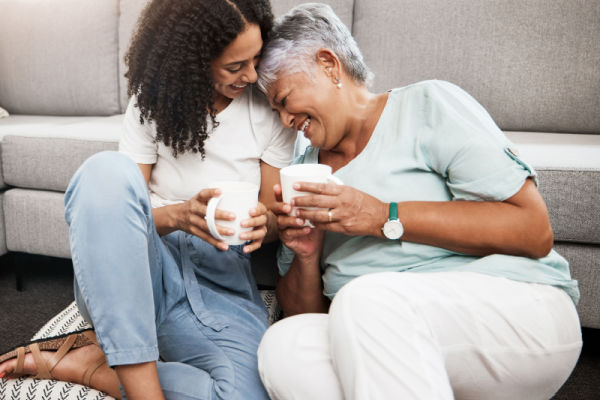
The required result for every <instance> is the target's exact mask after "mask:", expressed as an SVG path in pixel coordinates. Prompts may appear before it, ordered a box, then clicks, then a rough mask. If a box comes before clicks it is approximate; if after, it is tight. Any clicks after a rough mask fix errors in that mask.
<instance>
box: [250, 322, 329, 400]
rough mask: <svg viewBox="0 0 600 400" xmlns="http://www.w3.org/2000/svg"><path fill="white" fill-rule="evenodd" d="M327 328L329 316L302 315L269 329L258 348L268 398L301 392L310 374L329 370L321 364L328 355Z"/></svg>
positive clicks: (283, 396) (259, 365)
mask: <svg viewBox="0 0 600 400" xmlns="http://www.w3.org/2000/svg"><path fill="white" fill-rule="evenodd" d="M327 325H328V316H327V314H302V315H297V316H293V317H288V318H285V319H283V320H281V321H279V322H277V323H275V324H274V325H272V326H271V327H270V328H269V329H267V332H266V333H265V335H264V336H263V338H262V340H261V342H260V345H259V348H258V369H259V372H260V377H261V379H262V381H263V384H264V385H265V388H266V389H267V391H268V392H269V395H271V396H272V397H273V398H289V396H287V395H286V394H290V393H302V392H303V390H302V388H301V386H303V385H305V384H306V380H305V379H304V378H305V377H306V376H307V374H311V373H312V372H311V371H317V370H320V369H323V368H324V369H325V370H326V369H328V368H329V366H328V365H320V364H321V363H322V362H323V361H326V360H325V359H326V358H327V357H326V356H328V354H329V353H328V340H327Z"/></svg>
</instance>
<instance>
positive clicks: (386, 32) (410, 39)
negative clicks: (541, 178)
mask: <svg viewBox="0 0 600 400" xmlns="http://www.w3.org/2000/svg"><path fill="white" fill-rule="evenodd" d="M598 21H600V2H598V1H596V0H580V1H577V2H548V1H547V0H528V1H522V0H506V1H489V0H485V1H470V0H454V1H448V0H431V1H420V0H379V1H372V0H356V1H355V8H354V25H353V32H354V35H355V37H356V39H357V41H358V45H359V46H360V48H361V49H362V50H363V52H364V55H365V59H366V61H367V64H368V65H369V66H370V67H371V68H372V69H373V71H374V72H375V74H376V78H375V85H374V88H375V89H376V90H385V89H389V88H392V87H398V86H404V85H406V84H409V83H413V82H416V81H420V80H424V79H431V78H435V79H444V80H448V81H451V82H454V83H456V84H458V85H459V86H461V87H462V88H464V89H466V90H467V91H468V92H469V93H471V94H472V95H473V96H474V97H475V98H477V99H478V100H479V101H480V102H481V103H482V104H483V105H484V106H485V107H486V108H487V109H488V110H489V111H490V114H491V115H492V117H494V119H495V120H496V122H497V123H498V124H499V125H500V127H501V128H502V129H505V130H523V131H540V132H573V133H575V132H577V133H586V132H596V133H597V132H600V112H599V111H598V110H600V96H599V95H598V93H600V68H598V65H600V23H598Z"/></svg>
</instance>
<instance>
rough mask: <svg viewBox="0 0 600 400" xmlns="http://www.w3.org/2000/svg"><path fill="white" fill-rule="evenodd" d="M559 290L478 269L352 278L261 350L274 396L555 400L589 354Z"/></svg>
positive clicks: (271, 335) (276, 329)
mask: <svg viewBox="0 0 600 400" xmlns="http://www.w3.org/2000/svg"><path fill="white" fill-rule="evenodd" d="M581 345H582V341H581V329H580V326H579V319H578V316H577V312H576V310H575V306H574V305H573V302H572V301H571V299H570V298H569V297H568V296H567V294H566V293H564V292H563V291H562V290H560V289H557V288H554V287H551V286H546V285H538V284H530V283H522V282H515V281H511V280H508V279H504V278H498V277H491V276H486V275H482V274H477V273H471V272H443V273H429V274H418V273H406V272H403V273H396V272H385V273H377V274H371V275H365V276H363V277H360V278H357V279H354V280H353V281H351V282H350V283H348V284H347V285H346V286H344V287H343V288H342V290H340V292H339V293H338V294H337V296H336V297H335V299H334V301H333V303H332V305H331V308H330V311H329V314H303V315H298V316H294V317H289V318H286V319H284V320H282V321H280V322H278V323H276V324H275V325H273V326H272V327H271V328H269V329H268V330H267V333H266V334H265V336H264V337H263V339H262V342H261V344H260V347H259V350H258V363H259V370H260V373H261V378H262V381H263V383H264V384H265V387H266V388H267V391H268V392H269V395H270V396H271V398H272V399H285V400H316V399H327V400H335V399H356V400H366V399H426V400H434V399H452V398H456V399H473V400H488V399H507V400H521V399H522V400H536V399H549V398H551V397H552V395H554V393H556V391H557V390H558V389H559V388H560V387H561V385H562V384H563V383H564V382H565V381H566V380H567V378H568V377H569V374H570V373H571V371H572V370H573V368H574V367H575V364H576V362H577V359H578V357H579V353H580V351H581Z"/></svg>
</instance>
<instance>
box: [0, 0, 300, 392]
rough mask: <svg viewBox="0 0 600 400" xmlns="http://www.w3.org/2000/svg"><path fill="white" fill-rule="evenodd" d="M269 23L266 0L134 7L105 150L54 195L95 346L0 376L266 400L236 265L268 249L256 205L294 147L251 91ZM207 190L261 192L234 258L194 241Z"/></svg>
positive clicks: (256, 329) (160, 0)
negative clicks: (216, 185)
mask: <svg viewBox="0 0 600 400" xmlns="http://www.w3.org/2000/svg"><path fill="white" fill-rule="evenodd" d="M271 25H272V14H271V9H270V5H269V3H268V1H267V0H262V1H257V0H218V1H214V0H194V1H191V0H177V1H172V0H154V1H152V2H151V3H150V4H149V5H148V6H147V8H146V9H145V11H144V12H143V15H142V17H141V19H140V22H139V28H138V31H137V33H136V35H135V36H134V39H133V42H132V45H131V48H130V50H129V52H128V54H127V56H126V61H127V63H128V67H129V70H128V72H127V75H126V76H127V78H128V79H129V94H130V95H131V96H132V97H131V101H130V104H129V106H128V108H127V112H126V114H125V122H124V127H125V129H124V132H123V136H122V138H121V141H120V146H119V149H120V152H119V153H116V152H106V153H100V154H98V155H95V156H93V157H91V158H90V159H89V160H87V161H86V162H85V163H84V165H82V166H81V168H80V169H79V171H78V172H77V173H76V174H75V176H74V177H73V179H72V182H71V184H70V186H69V188H68V190H67V193H66V197H65V214H66V219H67V222H68V223H69V226H70V238H71V250H72V256H73V264H74V270H75V293H76V299H77V304H78V306H79V308H80V310H81V312H82V314H83V315H84V317H85V318H86V319H87V320H88V321H90V322H91V323H93V325H94V330H95V333H96V336H97V341H98V343H99V347H98V346H96V345H87V344H89V343H91V342H93V338H90V335H89V332H88V333H86V334H83V333H82V334H79V335H75V339H68V340H67V339H65V338H58V339H55V342H56V343H55V345H45V344H44V343H42V344H40V346H39V347H41V348H50V349H52V348H53V347H54V348H56V347H58V346H59V345H65V346H66V344H65V343H67V342H69V343H67V344H70V342H71V341H73V340H75V343H73V344H74V346H75V347H78V348H76V349H74V350H72V351H70V352H68V353H67V355H66V356H65V357H64V359H63V360H62V361H60V362H58V363H55V361H56V360H54V359H52V358H59V357H58V356H57V355H58V354H59V353H63V352H64V350H61V351H58V352H56V353H53V352H43V353H42V354H41V359H42V361H41V362H40V361H38V363H37V364H36V363H35V362H34V361H35V360H36V359H38V360H39V359H40V357H37V356H36V357H33V355H31V354H28V351H31V352H33V353H34V355H35V354H37V353H38V352H37V350H35V349H34V348H33V347H36V346H37V345H36V346H30V347H27V348H25V349H24V350H21V351H20V353H21V354H20V355H17V356H16V357H13V358H10V359H9V360H8V361H6V362H5V363H3V364H2V365H0V373H2V372H4V373H7V374H8V376H11V377H14V376H19V375H23V374H28V375H35V374H37V373H39V372H41V370H43V369H44V370H45V365H42V367H40V364H44V361H43V360H46V361H47V362H46V363H45V364H55V365H56V367H55V368H53V369H52V367H50V368H48V369H50V370H52V371H51V372H52V374H53V376H54V377H55V378H57V379H61V380H67V381H72V382H79V383H82V382H84V383H87V384H89V385H90V386H92V387H94V388H97V389H100V390H103V391H105V392H108V393H110V394H111V395H112V396H115V397H121V395H123V396H127V397H128V398H144V399H149V398H152V399H160V398H163V396H165V397H166V398H170V399H180V398H185V399H196V398H197V399H207V398H219V399H238V398H239V399H242V398H243V399H249V398H251V399H261V398H267V395H266V392H265V390H264V388H263V386H262V384H261V382H260V378H259V376H258V372H257V360H256V351H257V347H258V343H259V341H260V338H261V337H262V335H263V333H264V331H265V329H266V328H267V319H266V318H267V314H266V310H265V307H264V304H263V303H262V301H261V298H260V295H259V293H258V292H257V289H256V285H255V282H254V279H253V278H252V274H251V270H250V259H249V254H250V252H252V251H254V250H256V249H257V248H259V247H260V246H261V243H262V242H263V241H264V240H269V237H275V236H276V232H277V225H276V221H275V217H274V215H273V214H272V213H269V212H267V206H268V205H269V202H271V201H272V199H274V196H273V192H272V187H273V185H274V183H275V182H277V180H278V170H279V168H281V167H282V166H285V165H287V164H288V163H289V162H290V161H291V155H292V151H293V143H294V140H295V134H294V132H290V131H289V130H287V129H284V128H283V126H282V125H281V123H280V122H279V119H278V118H277V115H276V114H274V113H273V112H272V110H271V108H270V106H269V104H268V102H267V101H266V99H264V98H263V97H262V96H261V94H260V93H259V92H256V91H255V90H254V89H253V88H252V87H251V84H252V83H254V82H255V81H256V79H257V74H256V70H255V68H256V66H257V63H258V60H259V57H260V54H261V48H262V44H263V40H264V39H265V38H266V35H267V33H268V32H269V30H270V28H271ZM136 164H137V166H136ZM216 180H243V181H248V182H254V183H256V184H260V188H261V190H260V195H259V200H260V202H259V205H258V206H257V207H256V208H255V209H253V210H251V214H250V215H251V218H250V219H248V220H246V221H245V222H243V224H245V226H247V227H252V228H253V229H252V230H251V231H249V232H247V233H244V234H243V235H245V236H243V237H242V239H246V240H247V241H248V242H247V244H246V245H240V246H228V245H227V244H226V243H225V242H222V241H218V240H216V239H214V238H213V237H212V236H211V235H210V234H209V233H208V229H207V225H206V221H205V219H204V217H205V213H206V205H207V202H208V200H209V199H210V198H211V197H213V196H215V195H217V194H219V192H218V190H216V189H211V188H210V187H209V186H208V185H209V184H210V182H214V181H216ZM148 188H149V190H148ZM216 217H217V219H221V220H231V219H233V216H232V215H230V213H229V212H227V211H226V210H219V211H218V212H217V215H216ZM219 231H220V233H221V234H222V235H228V234H232V232H230V231H229V230H228V229H227V228H224V227H221V228H220V229H219ZM267 232H268V235H267ZM65 349H66V348H65ZM17 353H18V352H17ZM104 357H106V362H107V364H104V365H102V363H103V361H104ZM50 359H52V360H51V361H48V360H50ZM159 360H160V361H159ZM108 366H110V367H113V369H111V368H109V367H108ZM84 370H87V371H88V372H87V373H85V376H82V372H81V371H84Z"/></svg>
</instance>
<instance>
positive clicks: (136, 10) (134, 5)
mask: <svg viewBox="0 0 600 400" xmlns="http://www.w3.org/2000/svg"><path fill="white" fill-rule="evenodd" d="M148 3H149V0H121V1H120V5H119V7H120V14H121V18H119V87H120V90H119V92H120V94H119V96H120V97H119V99H120V102H121V112H125V110H126V109H127V103H128V96H127V79H125V72H127V67H126V66H125V54H126V53H127V50H128V49H129V45H130V44H131V39H132V37H133V33H134V31H135V29H136V27H137V22H138V19H139V17H140V14H141V13H142V10H143V9H144V7H145V6H146V4H148Z"/></svg>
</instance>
